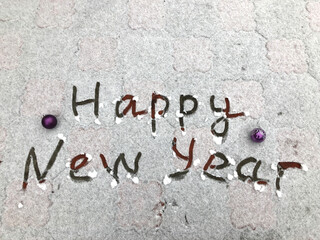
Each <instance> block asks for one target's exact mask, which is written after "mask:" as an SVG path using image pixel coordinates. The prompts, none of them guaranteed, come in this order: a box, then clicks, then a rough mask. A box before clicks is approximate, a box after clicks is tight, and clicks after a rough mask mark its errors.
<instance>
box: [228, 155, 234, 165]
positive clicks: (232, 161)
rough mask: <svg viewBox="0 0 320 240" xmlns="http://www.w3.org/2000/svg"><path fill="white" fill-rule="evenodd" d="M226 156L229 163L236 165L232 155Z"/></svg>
mask: <svg viewBox="0 0 320 240" xmlns="http://www.w3.org/2000/svg"><path fill="white" fill-rule="evenodd" d="M226 157H227V159H228V161H229V162H230V164H231V165H233V166H234V165H236V161H235V160H234V159H233V158H232V157H229V156H226Z"/></svg>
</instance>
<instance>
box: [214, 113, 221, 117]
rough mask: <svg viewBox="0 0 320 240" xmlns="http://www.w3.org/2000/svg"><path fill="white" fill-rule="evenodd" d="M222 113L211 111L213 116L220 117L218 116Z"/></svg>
mask: <svg viewBox="0 0 320 240" xmlns="http://www.w3.org/2000/svg"><path fill="white" fill-rule="evenodd" d="M222 114H223V112H213V115H214V116H215V117H220V116H222Z"/></svg>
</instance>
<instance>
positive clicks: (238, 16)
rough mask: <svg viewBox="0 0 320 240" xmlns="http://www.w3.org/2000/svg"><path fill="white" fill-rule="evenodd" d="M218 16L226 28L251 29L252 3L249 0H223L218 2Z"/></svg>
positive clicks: (252, 17) (253, 27)
mask: <svg viewBox="0 0 320 240" xmlns="http://www.w3.org/2000/svg"><path fill="white" fill-rule="evenodd" d="M218 9H219V11H220V16H221V18H222V22H223V24H224V28H225V29H226V30H235V31H240V30H243V31H253V30H254V29H255V26H256V23H255V21H254V5H253V3H252V1H250V0H245V1H241V0H223V1H220V2H219V4H218Z"/></svg>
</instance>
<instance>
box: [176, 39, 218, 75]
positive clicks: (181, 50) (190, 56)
mask: <svg viewBox="0 0 320 240" xmlns="http://www.w3.org/2000/svg"><path fill="white" fill-rule="evenodd" d="M211 61H212V52H211V47H210V41H209V40H208V39H206V38H190V39H178V40H177V41H176V42H175V43H174V65H173V68H174V69H175V70H176V71H179V72H184V71H186V70H194V71H200V72H207V71H209V70H210V68H211Z"/></svg>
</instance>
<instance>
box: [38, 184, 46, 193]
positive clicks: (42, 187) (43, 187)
mask: <svg viewBox="0 0 320 240" xmlns="http://www.w3.org/2000/svg"><path fill="white" fill-rule="evenodd" d="M37 185H38V187H39V188H41V189H42V190H43V191H45V190H47V185H46V184H45V183H37Z"/></svg>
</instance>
